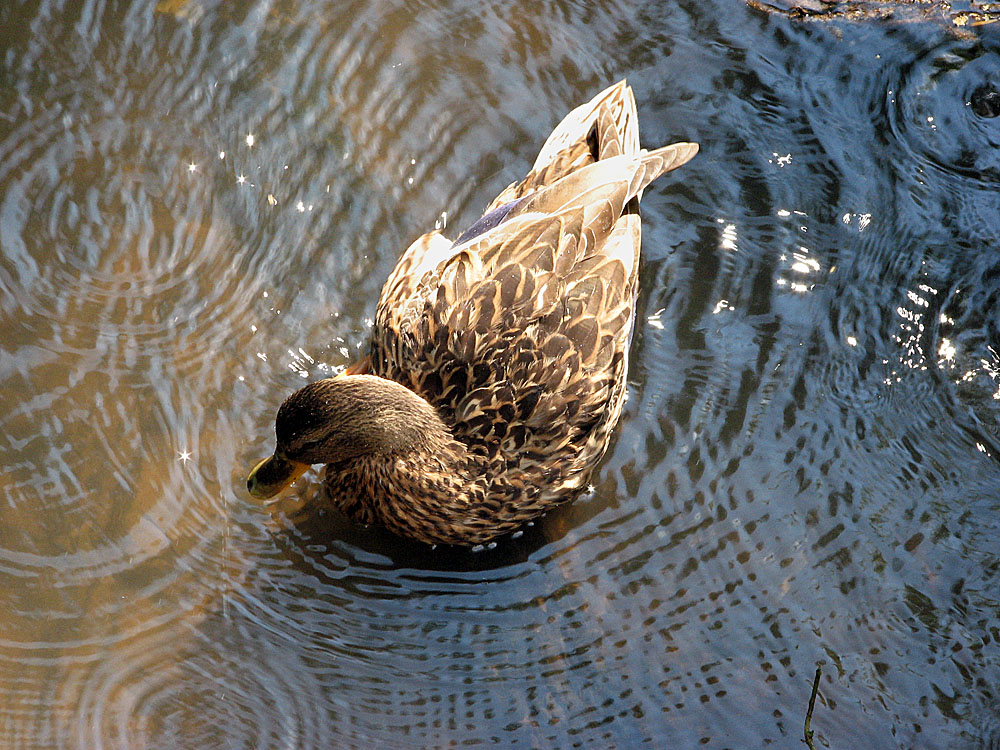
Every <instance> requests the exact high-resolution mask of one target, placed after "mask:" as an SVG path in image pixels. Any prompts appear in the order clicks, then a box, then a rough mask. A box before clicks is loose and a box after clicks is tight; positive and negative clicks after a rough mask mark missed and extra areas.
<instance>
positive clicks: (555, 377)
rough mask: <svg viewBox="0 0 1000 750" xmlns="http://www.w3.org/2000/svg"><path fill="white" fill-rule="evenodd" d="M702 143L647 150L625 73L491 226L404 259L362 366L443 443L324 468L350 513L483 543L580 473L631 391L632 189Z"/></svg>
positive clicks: (563, 129) (571, 486)
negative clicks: (408, 402)
mask: <svg viewBox="0 0 1000 750" xmlns="http://www.w3.org/2000/svg"><path fill="white" fill-rule="evenodd" d="M696 152H697V145H696V144H691V143H677V144H673V145H671V146H667V147H664V148H661V149H657V150H654V151H648V152H647V151H644V150H640V149H639V138H638V123H637V117H636V110H635V101H634V99H633V96H632V91H631V89H630V88H629V87H628V86H627V85H625V82H624V81H622V82H621V83H618V84H616V85H615V86H612V87H611V88H609V89H607V90H606V91H604V92H602V93H601V94H599V95H598V96H597V97H595V98H594V99H593V100H591V101H590V102H588V103H587V104H585V105H583V106H581V107H578V108H577V109H575V110H573V111H572V112H571V113H570V114H569V115H567V117H566V118H565V119H564V120H563V122H562V123H560V125H559V126H558V127H557V128H556V129H555V131H553V133H552V135H551V136H550V137H549V138H548V140H547V141H546V143H545V145H544V146H543V148H542V150H541V152H540V154H539V156H538V159H537V160H536V162H535V164H534V166H533V167H532V169H531V171H530V172H529V173H528V174H527V175H526V176H525V178H524V179H523V180H521V181H519V182H517V183H514V184H512V185H510V186H509V187H507V188H506V189H505V190H504V191H503V192H501V194H500V195H499V196H498V197H497V198H496V199H495V200H494V201H493V202H492V203H491V204H490V205H489V206H488V207H487V209H486V211H487V212H489V211H492V210H494V209H498V208H501V207H504V206H507V205H508V204H510V203H511V202H512V201H518V200H519V201H520V202H519V203H517V204H516V205H514V206H513V207H512V208H511V209H510V211H509V213H508V214H507V215H506V216H505V217H504V218H503V219H502V220H501V221H500V222H499V224H498V225H497V226H495V227H492V228H489V229H487V230H486V231H485V232H484V233H482V234H480V235H479V236H474V237H471V238H470V239H468V240H467V241H465V242H463V243H462V244H461V245H457V246H453V245H452V244H451V243H450V242H449V241H448V240H447V239H446V238H444V237H443V236H442V235H441V233H440V232H431V233H428V234H425V235H423V236H422V237H420V238H419V239H417V240H416V241H415V242H414V243H413V244H412V245H411V246H410V247H409V248H408V249H407V250H406V251H405V252H404V253H403V256H402V257H401V258H400V261H399V263H398V265H397V266H396V268H395V269H394V270H393V272H392V274H391V275H390V276H389V279H388V280H387V281H386V284H385V286H384V288H383V290H382V294H381V297H380V299H379V302H378V306H377V310H376V316H375V322H374V327H373V331H372V346H371V354H370V358H369V359H370V362H369V365H368V370H367V371H368V372H370V373H372V374H373V375H376V376H379V377H381V378H385V379H388V380H392V381H395V382H396V383H399V384H401V385H403V386H405V388H407V389H409V390H410V391H411V392H412V393H413V394H416V395H417V396H419V397H420V398H422V399H424V400H425V401H426V402H427V403H428V404H430V406H431V407H433V410H434V411H435V412H436V413H437V415H438V416H439V417H440V420H441V422H442V423H443V425H444V427H445V430H446V432H445V433H444V434H445V435H446V437H445V438H443V439H442V442H441V444H439V445H435V446H434V450H433V451H430V450H428V449H425V450H417V449H414V450H412V451H407V452H402V453H396V454H394V455H391V456H385V455H381V454H378V453H373V454H371V455H363V456H360V457H356V458H352V459H351V460H349V461H341V462H338V461H336V460H334V461H331V462H330V463H329V464H328V467H327V472H326V478H327V482H328V484H329V490H330V495H331V497H332V498H333V500H334V501H335V502H336V503H337V504H338V505H339V507H341V508H342V509H343V510H344V512H346V513H347V514H348V515H350V516H352V517H353V518H355V519H357V520H359V521H361V522H364V523H381V524H384V525H385V526H387V527H389V528H390V529H392V530H394V531H395V532H397V533H400V534H403V535H406V536H410V537H414V538H417V539H422V540H425V541H428V542H443V543H450V544H477V543H482V542H485V541H488V540H490V539H492V538H493V537H495V536H497V535H500V534H503V533H506V532H509V531H513V530H514V529H516V528H517V527H518V526H520V525H521V524H523V523H524V522H525V521H528V520H529V519H532V518H534V517H536V516H538V515H539V514H541V513H543V512H544V511H545V510H546V509H548V508H550V507H551V506H552V505H554V504H556V503H559V502H562V501H565V500H568V499H570V498H572V497H573V496H574V494H575V493H576V492H577V491H578V490H579V489H580V488H581V487H583V486H584V485H585V484H586V482H587V481H588V479H589V477H590V474H591V471H592V470H593V468H594V466H595V465H596V463H597V462H598V460H599V459H600V458H601V456H602V455H603V453H604V451H605V449H606V447H607V445H608V441H609V439H610V434H611V430H612V428H613V427H614V425H615V423H616V422H617V421H618V417H619V415H620V413H621V409H622V404H623V401H624V396H625V382H626V369H627V360H628V345H629V340H630V336H631V330H632V324H633V317H634V302H635V295H636V279H637V275H638V266H639V263H638V259H639V246H640V225H639V214H638V200H639V198H640V197H641V194H642V191H643V189H644V188H645V187H646V186H647V185H648V184H649V183H650V182H651V181H652V180H654V179H656V177H658V176H660V175H661V174H663V173H664V172H667V171H670V170H671V169H674V168H676V167H678V166H680V165H682V164H683V163H685V162H686V161H688V160H689V159H690V158H692V157H693V156H694V155H695V153H696ZM288 455H289V456H291V453H289V454H288Z"/></svg>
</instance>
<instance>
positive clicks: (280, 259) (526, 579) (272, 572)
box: [0, 0, 1000, 748]
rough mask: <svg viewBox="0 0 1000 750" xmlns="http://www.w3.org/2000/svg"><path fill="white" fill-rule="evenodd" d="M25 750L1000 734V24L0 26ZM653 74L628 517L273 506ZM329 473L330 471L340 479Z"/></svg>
mask: <svg viewBox="0 0 1000 750" xmlns="http://www.w3.org/2000/svg"><path fill="white" fill-rule="evenodd" d="M0 29H3V31H2V33H0V39H2V44H3V47H4V49H3V55H0V313H2V316H3V320H2V324H0V331H2V333H0V336H2V343H3V346H2V350H0V351H2V356H0V375H2V378H3V381H2V389H0V456H2V460H3V472H2V473H0V492H2V495H0V686H2V687H0V691H2V693H0V744H2V745H3V746H4V747H25V748H27V747H30V748H142V747H150V748H153V747H296V748H320V747H323V748H327V747H372V746H376V747H441V746H447V745H449V744H456V745H457V744H468V745H479V744H481V745H497V746H501V747H573V746H580V747H640V746H644V745H646V746H650V747H663V746H676V747H692V746H696V745H697V746H706V747H717V748H723V747H762V746H765V745H767V744H769V743H771V744H776V745H778V746H782V747H790V746H797V745H798V744H799V742H800V737H801V732H802V723H803V720H804V716H805V711H806V706H807V703H808V699H809V692H810V687H811V680H812V676H813V673H814V670H815V667H816V666H817V665H822V667H823V675H824V676H823V680H822V682H821V685H820V700H819V701H818V702H817V705H816V709H815V713H814V715H813V717H812V727H813V729H814V730H815V731H816V736H815V742H816V745H817V747H819V746H829V747H899V748H909V747H921V748H937V747H942V748H943V747H948V748H985V747H992V746H994V745H995V744H996V743H997V742H998V741H1000V722H998V720H997V718H996V717H997V715H998V712H1000V705H998V697H997V694H996V689H995V686H996V685H997V684H1000V653H998V647H997V640H998V638H1000V632H998V627H1000V618H998V611H997V609H998V603H997V596H996V592H997V590H998V581H997V572H998V566H1000V545H998V544H997V542H996V539H997V537H998V534H1000V528H998V526H1000V521H998V518H1000V514H998V510H1000V507H998V506H1000V501H998V499H997V498H998V497H1000V468H998V464H997V455H998V454H997V451H998V446H1000V429H998V422H997V418H998V415H1000V407H998V404H1000V399H998V398H997V394H998V393H1000V374H998V373H1000V359H998V352H1000V348H998V347H1000V340H998V339H1000V331H998V324H997V321H998V320H1000V318H998V311H997V301H998V299H1000V292H998V290H1000V247H998V245H997V244H996V239H995V238H996V237H997V236H1000V226H998V219H997V217H998V216H1000V212H998V208H1000V205H998V204H1000V199H998V197H997V196H998V195H1000V192H998V190H997V188H998V187H1000V185H998V183H1000V161H998V157H997V154H998V153H1000V151H998V150H997V146H998V144H1000V118H991V117H988V116H987V115H988V114H989V112H987V111H985V110H984V109H983V108H982V107H973V106H971V102H972V99H973V96H974V94H976V92H979V93H980V95H981V94H982V91H984V90H986V88H984V87H987V88H988V87H989V86H994V87H995V86H996V85H997V83H998V81H1000V56H998V51H1000V37H998V36H997V32H995V31H994V30H993V29H992V27H989V26H986V27H981V28H975V29H971V30H968V29H967V30H965V31H963V32H962V33H963V35H956V34H954V33H953V32H952V31H951V30H949V29H947V28H946V27H945V26H944V25H941V24H939V25H935V24H932V23H928V24H925V25H917V24H896V25H885V24H882V25H880V24H878V23H867V24H866V23H859V24H848V23H839V25H833V24H827V25H824V24H822V23H807V24H799V23H796V22H792V21H790V20H787V19H783V18H781V17H777V16H769V15H765V14H761V13H758V12H756V11H753V10H749V9H747V8H746V7H744V6H742V5H740V4H738V3H734V2H726V3H723V2H714V3H708V4H698V3H687V4H684V3H680V4H667V3H663V4H660V7H652V6H649V5H648V4H642V3H639V4H634V5H629V4H624V3H605V4H601V5H600V6H591V7H587V8H584V7H578V6H575V5H572V4H555V5H549V6H546V7H545V8H543V9H532V10H530V11H529V10H527V9H525V10H523V11H517V12H515V11H512V9H511V8H509V7H507V6H503V5H499V4H495V5H494V4H489V3H473V4H466V5H462V4H457V5H448V4H438V5H434V4H415V3H410V4H406V3H374V4H369V3H353V4H348V5H347V6H345V5H343V4H336V3H320V2H315V3H309V2H301V3H291V2H289V3H276V4H245V3H244V4H232V3H225V4H212V3H208V2H198V1H197V0H187V2H184V1H183V0H179V1H178V2H164V3H161V4H160V5H159V6H153V5H150V4H136V3H120V4H114V3H91V4H70V3H54V2H41V3H38V4H35V3H20V4H14V3H7V4H5V5H3V7H2V8H0ZM622 77H627V78H628V80H629V82H630V83H631V84H632V85H633V87H634V88H635V91H636V96H637V99H638V101H639V119H640V123H641V126H642V137H643V143H644V144H646V145H648V146H656V145H661V144H664V143H669V142H672V141H676V140H682V139H689V140H696V141H699V142H700V143H701V145H702V153H701V155H700V156H699V157H698V159H696V160H695V161H694V162H692V163H691V164H689V165H688V166H687V167H686V168H685V169H684V171H683V173H677V174H676V175H674V176H673V177H671V178H670V179H665V180H663V181H662V182H661V183H657V184H656V185H654V186H653V187H652V188H651V189H650V190H647V193H646V195H645V197H644V200H643V212H644V216H643V221H644V245H643V253H644V265H643V270H642V279H641V282H642V289H641V292H640V297H639V316H638V321H637V327H636V334H635V338H634V341H633V347H632V352H631V373H630V390H629V401H628V404H627V405H626V413H625V415H624V418H623V421H622V424H621V426H620V428H619V430H618V434H617V438H616V441H615V443H614V444H613V446H612V449H611V451H610V452H609V455H608V457H607V459H606V461H605V463H604V466H603V468H602V470H601V471H600V472H599V474H598V475H597V476H596V477H595V486H594V489H593V491H592V492H590V493H588V494H587V495H585V496H584V497H582V498H580V499H579V500H578V501H577V502H576V503H574V504H573V505H570V506H566V507H563V508H560V509H559V510H557V511H555V512H553V513H550V514H549V515H548V516H546V517H545V518H543V519H541V520H540V521H539V522H537V523H536V524H535V525H534V526H532V527H529V528H527V529H526V530H525V533H524V534H523V535H522V536H520V537H518V538H517V539H505V540H501V541H500V543H499V544H498V545H497V547H496V548H495V549H492V550H486V551H483V552H480V553H466V552H454V551H448V550H443V549H437V550H431V549H428V548H425V547H422V546H420V545H415V544H411V543H407V542H403V541H400V540H397V539H395V538H393V537H391V536H389V535H387V534H385V533H382V532H379V531H378V530H369V529H359V528H356V527H354V526H351V525H350V524H348V523H346V522H345V521H344V519H342V518H340V517H339V516H337V515H336V514H335V513H332V512H326V511H324V509H323V507H322V503H321V498H318V497H315V495H316V493H315V492H314V486H309V485H308V483H302V482H300V483H299V485H300V486H297V488H296V490H295V491H293V492H292V493H291V494H290V495H289V496H287V497H286V498H284V499H283V500H281V501H280V502H279V503H277V504H276V505H274V506H270V507H266V508H262V507H260V506H259V505H257V504H255V503H253V502H251V500H250V498H249V497H248V496H247V495H246V494H245V491H244V489H243V487H244V484H243V483H244V479H245V474H246V471H247V470H248V468H249V467H250V466H252V464H253V462H254V460H255V459H256V458H258V457H259V456H260V455H263V454H264V453H265V452H267V451H268V450H269V447H270V445H271V440H272V435H271V429H272V419H273V414H274V410H275V408H276V406H277V405H278V404H279V403H280V401H281V400H282V398H283V397H284V396H285V395H286V394H287V393H289V392H291V391H292V390H293V389H295V388H297V387H299V386H300V385H301V384H302V383H303V382H305V380H306V379H314V378H319V377H323V376H324V375H327V374H329V373H331V372H336V371H338V370H339V369H340V368H341V367H343V366H344V365H346V364H347V363H348V362H350V361H351V360H352V359H353V358H355V357H357V356H358V354H359V353H360V352H362V351H363V348H364V344H365V340H366V331H367V328H368V325H369V322H370V321H369V318H370V316H371V315H372V313H373V310H374V304H375V300H376V298H377V295H378V291H379V288H380V287H381V284H382V282H383V281H384V279H385V277H386V276H387V274H388V272H389V271H390V270H391V268H392V266H393V264H394V263H395V260H396V258H397V257H398V254H399V252H400V251H401V250H402V249H403V247H405V246H406V245H407V244H408V243H409V242H410V241H411V240H412V239H413V237H415V236H416V235H417V234H419V233H420V232H423V231H425V230H426V229H427V228H429V227H431V226H433V225H434V222H435V221H436V220H441V219H442V213H443V212H444V213H446V214H447V223H448V228H447V230H446V231H448V232H449V233H451V234H452V235H453V236H455V235H457V234H458V233H459V232H460V231H461V229H462V227H463V226H464V225H467V224H468V223H470V222H471V221H473V220H474V219H475V218H477V217H478V215H479V212H480V211H481V210H482V207H483V206H484V205H486V203H487V202H488V201H489V200H490V199H491V198H492V197H493V196H494V195H496V193H497V192H498V191H499V190H500V189H501V188H503V187H504V186H505V185H507V184H508V183H509V182H511V181H512V180H513V179H515V178H517V177H519V176H520V175H521V174H523V173H524V171H525V170H526V169H527V168H528V167H529V166H530V163H531V161H532V160H533V158H534V156H535V154H536V153H537V149H538V147H539V146H540V145H541V143H542V141H543V140H544V138H545V136H546V135H547V134H548V133H549V131H550V129H551V128H552V126H553V125H554V124H555V123H556V122H558V120H559V119H560V118H561V117H562V116H563V115H564V114H565V113H566V112H567V111H569V109H571V108H572V107H573V106H575V105H577V104H579V103H581V102H583V101H586V100H587V99H588V98H589V97H591V96H592V95H593V94H594V93H596V92H597V91H599V90H600V89H601V88H603V87H604V86H606V85H608V84H609V83H611V82H613V81H616V80H618V79H620V78H622ZM312 479H315V477H312Z"/></svg>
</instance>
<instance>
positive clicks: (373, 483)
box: [326, 425, 489, 544]
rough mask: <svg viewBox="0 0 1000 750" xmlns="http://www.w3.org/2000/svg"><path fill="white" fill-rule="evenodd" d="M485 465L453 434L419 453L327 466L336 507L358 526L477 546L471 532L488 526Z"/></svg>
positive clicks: (436, 439) (369, 456) (412, 451)
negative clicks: (374, 526) (384, 528)
mask: <svg viewBox="0 0 1000 750" xmlns="http://www.w3.org/2000/svg"><path fill="white" fill-rule="evenodd" d="M442 427H443V425H442ZM445 429H446V428H445ZM482 464H483V461H482V460H480V459H478V457H476V456H474V455H473V454H471V453H470V452H469V450H468V449H467V448H466V447H465V446H464V445H463V444H462V443H460V442H458V441H457V440H455V439H454V438H452V437H451V435H450V434H447V435H443V436H442V435H434V436H432V437H431V439H429V440H428V441H427V442H426V443H425V444H424V445H422V446H420V447H419V448H412V449H410V450H403V451H397V452H395V453H393V454H390V455H377V454H367V455H364V456H360V457H358V458H356V459H354V460H353V461H350V462H345V463H342V464H328V465H327V468H326V482H327V486H328V488H329V493H330V497H331V499H332V500H333V502H334V504H335V505H336V506H337V507H338V508H339V509H340V510H341V511H343V512H344V513H345V514H346V515H348V516H349V517H351V518H352V519H353V520H355V521H358V522H360V523H365V524H370V523H377V524H379V525H382V526H385V527H387V528H388V529H390V530H391V531H394V532H395V533H397V534H400V535H401V536H407V537H410V538H415V539H420V540H423V541H425V542H430V543H440V544H469V543H476V538H475V536H476V535H475V533H474V531H473V533H471V535H470V530H474V529H476V528H479V527H482V529H486V528H488V524H489V517H488V515H486V514H485V513H484V508H485V505H484V503H483V498H484V497H485V494H486V493H485V488H486V487H485V483H486V479H485V477H486V467H485V466H483V465H482Z"/></svg>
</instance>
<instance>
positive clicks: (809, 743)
mask: <svg viewBox="0 0 1000 750" xmlns="http://www.w3.org/2000/svg"><path fill="white" fill-rule="evenodd" d="M822 673H823V668H822V667H816V676H815V677H813V689H812V694H811V695H810V696H809V708H808V709H806V724H805V727H803V730H802V731H803V733H804V734H805V740H806V747H808V748H809V750H816V747H815V746H814V745H813V730H812V728H811V727H810V726H809V725H810V724H811V723H812V717H813V707H814V706H815V705H816V693H817V692H818V691H819V676H820V675H821V674H822Z"/></svg>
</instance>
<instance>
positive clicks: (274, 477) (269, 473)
mask: <svg viewBox="0 0 1000 750" xmlns="http://www.w3.org/2000/svg"><path fill="white" fill-rule="evenodd" d="M308 468H309V464H301V463H299V462H298V461H290V460H288V459H287V458H282V457H281V456H279V455H277V454H275V455H273V456H271V457H270V458H265V459H264V460H263V461H261V462H260V463H259V464H257V465H256V466H254V467H253V471H251V472H250V476H249V477H247V489H248V490H250V494H251V495H253V496H254V497H256V498H260V499H261V500H264V499H267V498H269V497H274V496H275V495H277V494H278V493H279V492H281V491H282V490H283V489H285V487H287V486H288V485H290V484H291V483H292V482H294V481H295V480H296V479H298V478H299V477H300V476H302V474H303V473H304V472H305V470H306V469H308Z"/></svg>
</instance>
